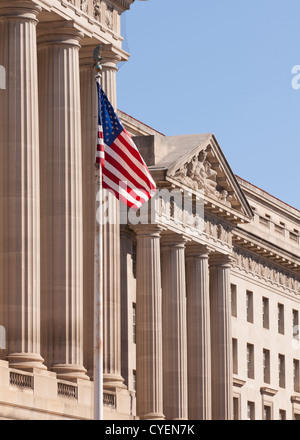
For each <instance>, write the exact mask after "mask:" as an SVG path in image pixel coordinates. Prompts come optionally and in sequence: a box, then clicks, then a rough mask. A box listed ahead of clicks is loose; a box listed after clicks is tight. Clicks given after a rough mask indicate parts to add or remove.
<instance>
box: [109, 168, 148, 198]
mask: <svg viewBox="0 0 300 440" xmlns="http://www.w3.org/2000/svg"><path fill="white" fill-rule="evenodd" d="M106 178H107V179H108V180H110V181H111V182H114V188H113V189H114V190H115V189H116V188H119V189H120V190H121V189H122V190H125V191H126V192H127V194H128V199H129V200H132V199H134V200H139V199H141V198H142V199H143V201H144V202H145V201H147V200H148V199H149V198H150V196H149V195H148V194H147V193H145V191H144V190H138V189H136V188H134V187H133V188H132V187H130V186H128V185H127V184H126V182H125V181H122V180H120V179H119V178H118V177H117V176H116V175H115V174H114V173H111V172H110V171H108V170H107V169H106V173H105V174H104V175H103V179H104V180H105V179H106Z"/></svg>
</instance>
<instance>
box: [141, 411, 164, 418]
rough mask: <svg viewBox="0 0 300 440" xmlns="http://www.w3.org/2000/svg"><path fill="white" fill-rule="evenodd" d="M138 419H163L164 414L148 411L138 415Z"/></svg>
mask: <svg viewBox="0 0 300 440" xmlns="http://www.w3.org/2000/svg"><path fill="white" fill-rule="evenodd" d="M139 418H140V420H165V416H164V415H163V414H161V413H148V414H143V415H142V416H139Z"/></svg>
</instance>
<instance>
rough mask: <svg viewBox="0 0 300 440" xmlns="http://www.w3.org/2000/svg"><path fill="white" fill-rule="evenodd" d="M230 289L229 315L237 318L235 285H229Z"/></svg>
mask: <svg viewBox="0 0 300 440" xmlns="http://www.w3.org/2000/svg"><path fill="white" fill-rule="evenodd" d="M230 288H231V315H232V316H235V317H236V316H237V298H236V285H235V284H230Z"/></svg>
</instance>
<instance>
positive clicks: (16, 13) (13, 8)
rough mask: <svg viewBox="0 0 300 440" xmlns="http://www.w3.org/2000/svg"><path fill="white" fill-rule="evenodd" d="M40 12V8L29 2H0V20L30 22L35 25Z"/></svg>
mask: <svg viewBox="0 0 300 440" xmlns="http://www.w3.org/2000/svg"><path fill="white" fill-rule="evenodd" d="M41 11H42V8H41V6H39V5H37V4H36V3H33V2H31V1H26V0H25V1H22V0H15V1H14V2H12V1H11V0H0V19H3V18H11V19H15V20H16V19H20V20H31V21H34V22H36V23H37V21H38V20H37V15H38V14H39V13H40V12H41Z"/></svg>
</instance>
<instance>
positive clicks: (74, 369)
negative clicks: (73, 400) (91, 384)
mask: <svg viewBox="0 0 300 440" xmlns="http://www.w3.org/2000/svg"><path fill="white" fill-rule="evenodd" d="M51 370H52V371H54V373H56V375H57V378H58V379H62V380H68V381H71V382H76V381H77V379H84V380H90V378H89V377H88V376H87V375H86V369H85V368H84V367H83V366H82V365H75V364H57V365H54V367H52V368H51Z"/></svg>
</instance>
